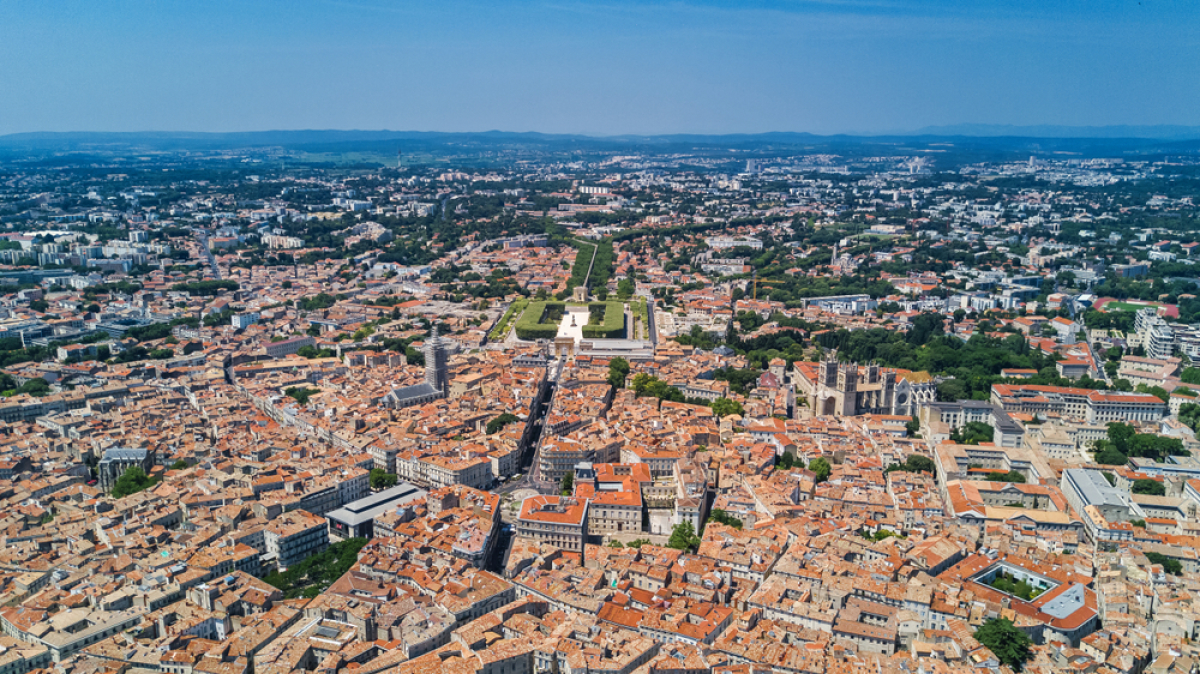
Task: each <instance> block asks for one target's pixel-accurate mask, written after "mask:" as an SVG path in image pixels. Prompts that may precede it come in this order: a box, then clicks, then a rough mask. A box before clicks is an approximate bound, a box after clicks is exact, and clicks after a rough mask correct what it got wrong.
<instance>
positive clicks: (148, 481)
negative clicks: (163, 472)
mask: <svg viewBox="0 0 1200 674" xmlns="http://www.w3.org/2000/svg"><path fill="white" fill-rule="evenodd" d="M155 482H157V480H155V479H154V478H152V477H150V476H149V475H147V474H146V471H144V470H142V467H141V466H130V467H129V468H127V469H126V470H125V472H124V474H122V475H121V477H118V478H117V482H116V484H114V485H113V490H112V495H113V498H124V497H126V496H129V495H130V494H136V493H138V492H139V491H143V490H145V489H149V488H150V487H153V486H154V484H155Z"/></svg>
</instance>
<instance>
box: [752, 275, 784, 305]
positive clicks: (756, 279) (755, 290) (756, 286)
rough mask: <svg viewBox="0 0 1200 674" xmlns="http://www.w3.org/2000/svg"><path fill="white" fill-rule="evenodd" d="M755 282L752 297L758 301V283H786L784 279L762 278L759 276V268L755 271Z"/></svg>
mask: <svg viewBox="0 0 1200 674" xmlns="http://www.w3.org/2000/svg"><path fill="white" fill-rule="evenodd" d="M753 283H754V289H753V295H752V299H753V300H754V301H755V302H757V301H758V284H760V283H762V284H763V285H783V284H784V282H783V281H767V280H760V279H759V278H758V270H755V271H754V281H753Z"/></svg>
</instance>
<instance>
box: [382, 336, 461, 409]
mask: <svg viewBox="0 0 1200 674" xmlns="http://www.w3.org/2000/svg"><path fill="white" fill-rule="evenodd" d="M424 352H425V381H423V382H421V383H420V384H413V385H412V386H405V387H403V388H398V389H392V391H391V392H390V393H388V394H387V395H386V396H384V398H383V401H382V402H383V405H384V406H385V407H390V408H392V409H403V408H405V407H412V406H414V405H424V404H425V403H429V402H433V401H434V400H441V399H442V398H445V397H446V395H447V394H448V393H449V391H450V345H449V344H448V343H447V340H445V339H444V338H442V337H439V336H438V330H437V326H436V325H435V326H433V333H432V334H431V335H430V336H429V339H427V340H425V348H424Z"/></svg>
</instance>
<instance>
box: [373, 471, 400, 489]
mask: <svg viewBox="0 0 1200 674" xmlns="http://www.w3.org/2000/svg"><path fill="white" fill-rule="evenodd" d="M370 475H371V477H370V479H371V489H373V490H375V491H379V490H381V489H388V488H390V487H395V486H396V483H397V482H399V479H398V478H397V477H396V474H395V473H389V472H387V471H386V470H384V469H382V468H372V469H371V474H370Z"/></svg>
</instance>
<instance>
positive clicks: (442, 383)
mask: <svg viewBox="0 0 1200 674" xmlns="http://www.w3.org/2000/svg"><path fill="white" fill-rule="evenodd" d="M424 351H425V383H426V384H429V385H430V386H432V387H433V388H435V389H437V390H438V392H439V393H448V392H449V390H450V356H449V349H448V348H447V346H446V342H445V340H443V339H442V338H441V337H439V336H438V329H437V325H434V326H433V333H432V334H431V335H430V336H429V340H428V341H427V342H426V343H425V349H424Z"/></svg>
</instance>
